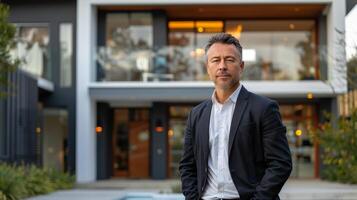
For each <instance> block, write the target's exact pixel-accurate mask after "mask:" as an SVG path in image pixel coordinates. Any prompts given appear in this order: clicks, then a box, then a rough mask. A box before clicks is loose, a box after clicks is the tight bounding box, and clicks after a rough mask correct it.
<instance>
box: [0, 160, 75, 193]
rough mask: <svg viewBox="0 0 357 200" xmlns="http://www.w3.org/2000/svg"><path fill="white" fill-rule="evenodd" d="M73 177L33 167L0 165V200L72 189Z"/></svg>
mask: <svg viewBox="0 0 357 200" xmlns="http://www.w3.org/2000/svg"><path fill="white" fill-rule="evenodd" d="M73 184H74V176H72V175H70V174H68V173H63V172H58V171H56V170H53V169H48V168H43V169H42V168H38V167H36V166H34V165H31V166H25V165H19V166H16V165H8V164H5V163H0V200H7V199H9V200H17V199H22V198H24V197H29V196H34V195H39V194H46V193H50V192H53V191H55V190H60V189H69V188H72V187H73Z"/></svg>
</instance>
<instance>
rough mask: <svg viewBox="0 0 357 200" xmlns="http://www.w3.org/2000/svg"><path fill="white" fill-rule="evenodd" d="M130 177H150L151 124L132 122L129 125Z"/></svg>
mask: <svg viewBox="0 0 357 200" xmlns="http://www.w3.org/2000/svg"><path fill="white" fill-rule="evenodd" d="M129 177H130V178H148V177H149V123H148V121H136V122H130V125H129Z"/></svg>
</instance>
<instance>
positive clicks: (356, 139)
mask: <svg viewBox="0 0 357 200" xmlns="http://www.w3.org/2000/svg"><path fill="white" fill-rule="evenodd" d="M330 119H331V120H330V122H327V123H325V124H323V125H322V126H321V130H320V131H319V132H318V134H316V137H317V138H316V139H317V141H318V142H319V143H320V144H321V146H322V147H323V150H324V152H323V154H322V162H323V164H324V166H325V168H323V171H322V174H321V178H323V179H327V180H331V181H338V182H342V183H354V184H356V183H357V155H356V152H357V109H356V110H354V111H353V112H352V115H351V116H350V117H349V118H341V119H339V120H338V123H337V127H334V126H333V125H332V123H331V121H332V120H333V119H332V118H331V117H330Z"/></svg>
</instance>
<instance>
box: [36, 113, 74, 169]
mask: <svg viewBox="0 0 357 200" xmlns="http://www.w3.org/2000/svg"><path fill="white" fill-rule="evenodd" d="M42 120H43V131H41V130H40V129H39V130H38V131H39V132H38V134H39V133H42V135H41V137H42V140H41V143H42V153H41V154H42V164H43V166H44V167H48V168H52V169H56V170H57V171H66V170H67V164H68V135H69V129H68V110H66V109H60V108H44V110H43V119H42Z"/></svg>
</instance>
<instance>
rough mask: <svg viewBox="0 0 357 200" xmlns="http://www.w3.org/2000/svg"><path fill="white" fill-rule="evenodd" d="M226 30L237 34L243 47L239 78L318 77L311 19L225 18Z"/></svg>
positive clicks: (283, 78)
mask: <svg viewBox="0 0 357 200" xmlns="http://www.w3.org/2000/svg"><path fill="white" fill-rule="evenodd" d="M226 32H228V33H231V34H233V35H234V36H235V37H237V38H238V39H239V40H240V42H241V44H242V46H243V49H244V50H243V60H244V61H245V70H244V73H243V79H245V80H314V79H317V78H318V71H319V70H318V69H317V68H316V67H317V61H316V59H317V58H316V55H317V54H316V49H315V43H316V39H315V34H316V33H315V23H314V21H312V20H299V21H294V20H271V21H269V20H260V21H259V20H258V21H251V20H247V21H227V22H226Z"/></svg>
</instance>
